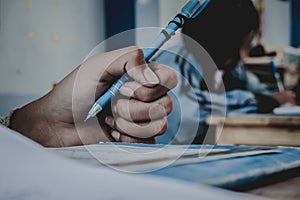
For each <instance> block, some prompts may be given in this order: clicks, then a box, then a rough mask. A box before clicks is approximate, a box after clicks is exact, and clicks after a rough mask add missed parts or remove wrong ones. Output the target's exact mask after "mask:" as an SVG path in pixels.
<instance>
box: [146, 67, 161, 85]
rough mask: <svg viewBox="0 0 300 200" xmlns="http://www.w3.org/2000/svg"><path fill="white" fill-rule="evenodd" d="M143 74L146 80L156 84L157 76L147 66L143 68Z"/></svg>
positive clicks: (157, 81)
mask: <svg viewBox="0 0 300 200" xmlns="http://www.w3.org/2000/svg"><path fill="white" fill-rule="evenodd" d="M144 76H145V78H146V80H147V81H148V83H151V84H158V83H159V80H158V78H157V76H156V75H155V74H154V72H153V71H152V70H150V69H149V68H146V69H145V70H144Z"/></svg>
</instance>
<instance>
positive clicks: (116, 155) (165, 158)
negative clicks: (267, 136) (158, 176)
mask: <svg viewBox="0 0 300 200" xmlns="http://www.w3.org/2000/svg"><path fill="white" fill-rule="evenodd" d="M48 150H49V151H53V152H55V153H58V154H60V155H63V156H65V157H68V158H72V159H74V160H77V161H79V162H82V163H86V164H92V165H97V166H99V165H106V166H109V167H111V168H113V169H115V170H119V171H123V172H132V173H137V172H138V173H140V172H149V171H155V170H157V169H161V168H164V167H167V166H170V165H177V164H185V163H200V162H207V161H212V160H219V159H228V158H235V157H243V156H251V155H258V154H267V153H278V152H280V150H279V149H277V148H266V149H261V148H257V149H255V148H254V147H253V148H251V149H249V151H248V150H247V149H246V148H245V149H244V151H241V152H239V151H237V152H231V150H230V149H213V148H212V146H206V145H203V146H201V148H189V145H166V146H159V147H152V146H150V147H149V146H142V145H134V146H132V145H126V144H125V145H124V144H122V145H118V144H111V143H109V144H105V143H104V144H96V145H87V146H79V147H67V148H52V149H48ZM212 154H213V155H212Z"/></svg>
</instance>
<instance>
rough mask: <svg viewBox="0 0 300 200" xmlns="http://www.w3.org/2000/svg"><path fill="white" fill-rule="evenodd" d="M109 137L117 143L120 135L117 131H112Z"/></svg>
mask: <svg viewBox="0 0 300 200" xmlns="http://www.w3.org/2000/svg"><path fill="white" fill-rule="evenodd" d="M111 136H112V137H113V138H114V139H115V140H116V141H117V142H119V140H120V133H119V132H118V131H113V132H111Z"/></svg>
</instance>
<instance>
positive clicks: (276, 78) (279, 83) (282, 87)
mask: <svg viewBox="0 0 300 200" xmlns="http://www.w3.org/2000/svg"><path fill="white" fill-rule="evenodd" d="M271 66H272V70H273V74H274V77H275V81H276V84H277V88H278V91H279V92H284V86H283V83H282V81H281V79H280V75H279V72H278V69H277V66H276V63H275V61H274V60H272V61H271Z"/></svg>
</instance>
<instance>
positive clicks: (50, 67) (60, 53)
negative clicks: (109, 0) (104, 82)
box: [0, 0, 104, 94]
mask: <svg viewBox="0 0 300 200" xmlns="http://www.w3.org/2000/svg"><path fill="white" fill-rule="evenodd" d="M0 3H1V11H0V21H1V29H0V69H1V73H0V81H1V84H0V93H16V94H22V93H25V94H28V93H30V94H36V93H44V92H45V91H47V90H49V89H51V87H52V85H53V84H54V83H55V82H58V81H59V80H61V78H62V77H64V76H65V75H66V74H67V73H69V72H70V71H71V70H72V69H74V67H76V66H77V65H78V64H80V62H81V61H82V60H83V59H84V58H85V56H86V55H87V54H88V53H89V51H90V50H91V49H92V48H93V47H94V46H96V45H97V44H98V43H99V42H101V41H102V40H103V39H104V32H103V30H104V21H103V19H104V14H103V13H104V7H103V1H101V0H100V1H99V0H85V1H82V0H63V1H61V0H42V1H40V0H22V1H20V0H0Z"/></svg>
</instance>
